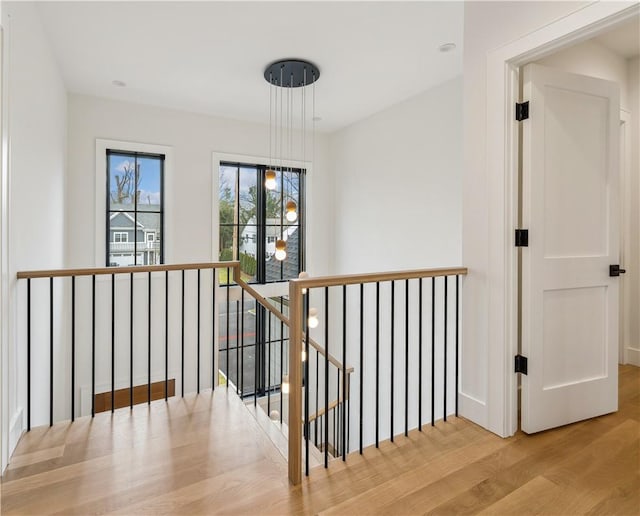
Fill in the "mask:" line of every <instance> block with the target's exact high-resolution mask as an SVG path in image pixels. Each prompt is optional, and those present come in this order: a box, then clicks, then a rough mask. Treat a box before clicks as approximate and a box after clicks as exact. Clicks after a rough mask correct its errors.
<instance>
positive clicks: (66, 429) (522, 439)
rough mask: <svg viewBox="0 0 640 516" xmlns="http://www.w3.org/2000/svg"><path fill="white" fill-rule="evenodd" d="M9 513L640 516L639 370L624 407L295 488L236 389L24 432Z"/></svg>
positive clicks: (398, 455)
mask: <svg viewBox="0 0 640 516" xmlns="http://www.w3.org/2000/svg"><path fill="white" fill-rule="evenodd" d="M1 497H2V499H1V509H2V514H45V513H58V514H96V513H116V514H162V513H173V514H215V513H226V514H309V513H316V514H317V513H320V514H425V513H436V514H467V513H474V514H475V513H485V514H500V515H507V514H518V515H519V514H555V515H560V514H623V515H637V514H640V369H639V368H635V367H631V366H623V367H621V368H620V410H619V411H618V412H617V413H615V414H610V415H608V416H603V417H599V418H596V419H592V420H589V421H584V422H581V423H576V424H573V425H569V426H566V427H563V428H559V429H556V430H552V431H547V432H542V433H540V434H536V435H533V436H526V435H524V434H521V433H518V434H517V435H516V436H514V437H512V438H510V439H500V438H498V437H496V436H494V435H492V434H490V433H488V432H486V431H484V430H483V429H481V428H479V427H477V426H476V425H474V424H472V423H470V422H468V421H465V420H464V419H456V418H452V419H451V420H450V421H449V422H447V423H443V422H439V423H438V424H437V425H436V427H435V428H431V427H425V428H424V431H423V432H418V431H413V432H411V433H410V434H409V437H408V438H405V437H398V438H396V442H395V443H393V444H392V443H390V442H385V443H382V445H381V447H380V449H378V450H376V449H375V448H369V449H366V450H365V453H364V454H363V455H362V456H360V455H358V454H352V455H350V456H349V457H348V459H347V463H346V464H344V463H342V462H341V461H336V462H333V463H332V464H331V465H330V468H329V470H324V469H323V468H316V469H314V470H313V471H312V474H311V477H310V478H309V479H308V480H305V481H304V482H303V484H302V485H301V486H298V487H296V488H292V487H290V486H289V485H288V483H287V468H286V463H285V461H284V459H283V457H282V456H281V455H280V453H279V452H278V450H277V448H276V447H275V446H274V445H273V444H272V443H271V441H269V439H268V438H267V437H266V435H265V433H264V432H263V431H262V430H261V429H260V427H259V425H258V423H257V422H256V419H255V418H254V417H252V416H251V415H250V414H249V412H248V411H247V409H246V407H244V406H243V405H242V403H241V402H240V400H238V399H237V398H236V397H235V395H234V394H233V393H231V392H229V393H228V394H227V392H226V390H225V389H224V388H221V389H217V390H216V392H215V394H214V395H213V396H212V395H211V393H210V392H208V393H205V394H201V395H200V396H197V397H196V396H191V397H187V398H185V399H184V400H180V399H177V400H172V401H170V402H169V403H167V404H165V403H164V402H154V403H152V405H151V408H147V407H146V406H139V407H136V408H134V410H133V411H129V410H128V409H121V410H119V411H116V413H115V415H113V416H112V415H111V414H109V413H106V414H99V415H97V416H96V418H95V419H94V420H93V421H92V420H91V419H90V418H82V419H80V420H78V421H76V422H75V423H73V424H70V423H60V424H57V425H54V427H53V428H48V427H46V428H37V429H34V430H32V432H31V433H29V434H27V435H25V436H24V437H23V439H22V440H21V442H20V444H19V446H18V449H17V450H16V453H15V455H14V457H13V459H12V461H11V465H10V467H9V469H8V471H7V472H6V474H5V476H4V478H3V482H2V493H1Z"/></svg>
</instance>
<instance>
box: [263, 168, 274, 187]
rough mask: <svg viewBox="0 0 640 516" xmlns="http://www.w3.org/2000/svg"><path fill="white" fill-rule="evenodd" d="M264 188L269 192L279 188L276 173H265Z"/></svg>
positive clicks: (271, 171)
mask: <svg viewBox="0 0 640 516" xmlns="http://www.w3.org/2000/svg"><path fill="white" fill-rule="evenodd" d="M264 186H265V188H266V189H267V190H273V189H274V188H275V187H276V186H277V183H276V173H275V171H273V170H267V171H266V172H265V173H264Z"/></svg>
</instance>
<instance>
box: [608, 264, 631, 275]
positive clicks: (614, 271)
mask: <svg viewBox="0 0 640 516" xmlns="http://www.w3.org/2000/svg"><path fill="white" fill-rule="evenodd" d="M625 272H627V270H626V269H621V268H620V265H609V276H611V277H615V276H620V274H624V273H625Z"/></svg>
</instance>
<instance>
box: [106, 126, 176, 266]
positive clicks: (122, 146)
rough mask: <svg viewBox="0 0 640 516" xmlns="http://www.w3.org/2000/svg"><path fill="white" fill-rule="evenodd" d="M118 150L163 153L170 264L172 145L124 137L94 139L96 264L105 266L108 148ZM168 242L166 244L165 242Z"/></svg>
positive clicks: (166, 250)
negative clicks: (141, 141) (136, 140)
mask: <svg viewBox="0 0 640 516" xmlns="http://www.w3.org/2000/svg"><path fill="white" fill-rule="evenodd" d="M108 149H112V150H120V151H128V152H145V153H148V154H164V178H163V179H164V181H163V189H164V192H163V201H164V206H163V207H162V209H163V211H164V227H163V232H164V235H163V237H164V246H165V247H164V262H165V263H171V260H172V256H173V253H172V252H171V248H170V245H171V242H173V241H174V240H173V238H172V237H173V227H172V225H171V224H170V222H169V221H170V216H171V213H172V209H173V202H172V201H173V196H172V193H173V167H174V161H173V147H169V146H166V145H155V144H150V143H138V142H128V141H123V140H105V139H101V138H97V139H96V156H95V157H96V182H95V185H96V186H95V206H96V211H95V220H94V222H95V231H94V238H95V256H94V262H95V265H96V267H104V266H105V256H106V241H107V238H106V234H105V231H106V221H105V217H106V213H107V206H106V198H107V192H106V185H107V178H106V176H105V174H106V170H107V150H108ZM167 244H169V245H167Z"/></svg>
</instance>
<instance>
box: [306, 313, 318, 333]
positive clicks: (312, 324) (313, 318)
mask: <svg viewBox="0 0 640 516" xmlns="http://www.w3.org/2000/svg"><path fill="white" fill-rule="evenodd" d="M318 323H319V321H318V310H316V309H315V308H310V309H309V319H307V324H308V325H309V328H317V327H318Z"/></svg>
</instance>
